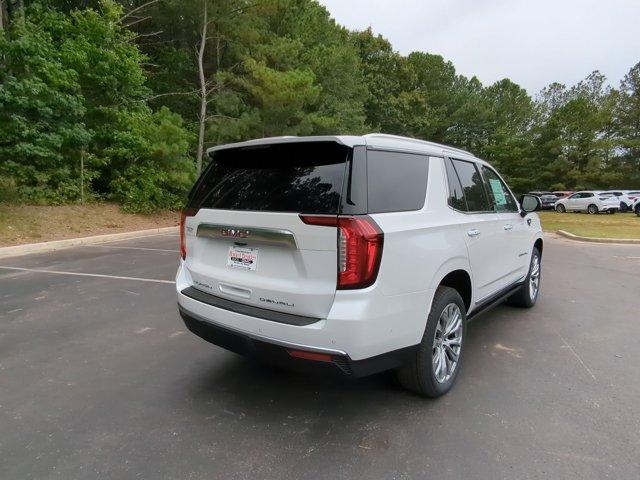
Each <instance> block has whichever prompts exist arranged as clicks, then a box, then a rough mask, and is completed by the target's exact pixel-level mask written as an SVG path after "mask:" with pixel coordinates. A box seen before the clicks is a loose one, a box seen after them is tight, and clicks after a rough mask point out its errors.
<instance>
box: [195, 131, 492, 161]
mask: <svg viewBox="0 0 640 480" xmlns="http://www.w3.org/2000/svg"><path fill="white" fill-rule="evenodd" d="M322 141H334V142H338V143H341V144H343V145H346V146H348V147H355V146H356V145H366V146H367V147H370V148H375V149H381V150H397V151H403V152H415V153H422V154H425V155H436V156H441V155H451V156H455V157H456V158H465V159H469V160H471V159H473V160H478V161H482V160H480V159H479V158H477V157H475V156H474V155H473V154H472V153H470V152H467V151H466V150H461V149H459V148H455V147H450V146H448V145H442V144H440V143H434V142H427V141H425V140H418V139H415V138H409V137H401V136H398V135H387V134H384V133H369V134H367V135H362V136H352V135H326V136H314V137H296V136H287V137H269V138H259V139H256V140H248V141H246V142H239V143H230V144H227V145H219V146H216V147H212V148H209V149H208V150H207V153H208V154H209V153H211V152H215V151H217V150H225V149H228V148H237V147H250V146H256V145H268V144H273V143H294V142H322Z"/></svg>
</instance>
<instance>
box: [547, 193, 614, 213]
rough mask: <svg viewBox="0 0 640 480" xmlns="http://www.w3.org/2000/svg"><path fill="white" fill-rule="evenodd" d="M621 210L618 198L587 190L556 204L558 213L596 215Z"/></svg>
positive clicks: (562, 199)
mask: <svg viewBox="0 0 640 480" xmlns="http://www.w3.org/2000/svg"><path fill="white" fill-rule="evenodd" d="M618 210H620V202H619V201H618V197H616V196H615V195H612V194H610V193H606V192H597V191H593V190H585V191H582V192H576V193H574V194H573V195H570V196H568V197H567V198H561V199H560V200H558V201H557V202H556V212H560V213H564V212H567V211H571V212H587V213H589V214H591V215H595V214H596V213H599V212H608V213H616V212H617V211H618Z"/></svg>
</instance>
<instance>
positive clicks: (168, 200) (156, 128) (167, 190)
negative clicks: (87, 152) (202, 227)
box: [104, 107, 195, 213]
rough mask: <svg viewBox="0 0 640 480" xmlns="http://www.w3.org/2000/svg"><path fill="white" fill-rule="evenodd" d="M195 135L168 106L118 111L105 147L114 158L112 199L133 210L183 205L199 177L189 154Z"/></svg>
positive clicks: (111, 184) (176, 207)
mask: <svg viewBox="0 0 640 480" xmlns="http://www.w3.org/2000/svg"><path fill="white" fill-rule="evenodd" d="M192 137H193V135H192V134H190V133H188V132H187V131H186V130H185V129H184V127H183V125H182V119H181V118H180V116H179V115H177V114H175V113H172V112H170V111H169V109H167V108H166V107H163V108H161V109H160V110H159V111H158V112H155V113H151V112H150V111H149V110H147V109H145V110H141V111H138V112H131V113H124V114H121V115H119V118H118V121H117V123H116V125H115V132H114V134H113V143H112V144H111V145H110V146H109V147H108V148H106V149H105V151H104V155H105V156H107V157H108V158H110V160H111V163H110V169H109V172H111V174H112V180H111V182H110V184H109V186H110V189H109V190H110V191H111V192H112V196H113V198H115V199H117V200H119V201H120V202H121V203H122V205H123V207H124V209H125V210H127V211H130V212H139V213H150V212H152V211H156V210H163V209H178V208H180V207H181V205H182V204H183V203H184V200H185V194H186V192H188V190H189V189H190V187H191V185H192V184H193V182H194V181H195V167H194V164H193V161H192V160H191V158H190V157H189V156H188V151H189V145H190V144H191V142H192V140H193V138H192Z"/></svg>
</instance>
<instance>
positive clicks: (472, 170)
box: [453, 160, 493, 212]
mask: <svg viewBox="0 0 640 480" xmlns="http://www.w3.org/2000/svg"><path fill="white" fill-rule="evenodd" d="M453 165H454V167H455V169H456V172H457V173H458V178H459V179H460V183H461V184H462V189H463V191H464V197H465V199H466V200H467V207H468V209H469V211H470V212H487V211H493V209H492V208H491V207H490V206H489V200H488V199H487V196H486V194H485V191H484V186H483V184H482V177H481V176H480V172H478V169H477V168H476V166H475V164H473V163H471V162H465V161H462V160H453Z"/></svg>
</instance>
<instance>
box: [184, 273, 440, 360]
mask: <svg viewBox="0 0 640 480" xmlns="http://www.w3.org/2000/svg"><path fill="white" fill-rule="evenodd" d="M192 286H193V281H192V279H191V278H190V275H189V272H188V269H187V268H186V267H185V266H184V262H181V263H180V267H179V269H178V274H177V275H176V294H177V300H178V305H179V307H180V308H181V309H182V310H184V311H185V312H188V313H189V314H190V315H191V316H193V317H195V318H196V319H199V320H202V321H205V322H209V323H211V324H214V325H217V326H220V327H222V328H225V329H227V330H231V331H233V332H238V333H239V334H241V335H246V336H249V337H250V338H259V339H264V340H265V341H267V342H269V343H274V344H284V345H293V346H298V347H300V349H304V350H310V351H316V352H329V353H334V352H338V353H339V354H344V355H347V356H348V357H349V358H350V359H352V360H354V361H359V360H363V359H368V358H372V357H377V356H380V355H383V354H386V353H387V352H393V351H396V350H401V349H404V348H406V347H410V346H414V345H417V344H418V343H420V340H421V339H422V335H423V334H424V328H425V313H424V310H425V305H429V304H430V303H431V298H432V297H433V292H432V291H431V290H428V291H427V290H424V291H416V292H411V293H407V294H401V295H383V294H382V292H381V289H378V288H376V286H375V285H374V286H372V287H369V288H366V289H361V290H345V291H338V292H336V295H335V298H334V301H333V305H332V307H331V309H330V311H329V312H328V313H327V314H326V315H323V318H319V319H316V318H314V319H312V320H313V322H312V323H309V319H310V317H303V318H302V319H300V318H297V319H296V318H291V317H292V316H291V315H290V314H282V313H281V312H280V313H278V312H271V314H277V315H278V318H277V319H273V318H267V316H266V315H265V310H264V309H261V308H260V309H254V308H251V309H249V310H246V309H244V307H243V308H241V309H239V308H236V307H238V306H239V305H238V302H226V303H235V305H231V306H230V305H226V304H219V303H218V302H219V300H220V298H216V301H215V302H213V301H212V299H211V298H209V295H206V297H207V298H194V297H196V296H198V295H195V294H194V292H193V290H190V289H189V287H192ZM185 293H187V294H189V295H187V294H185ZM220 297H224V295H223V293H222V292H221V293H220ZM227 299H229V300H231V299H230V298H228V296H227ZM250 310H252V311H250ZM254 310H259V311H257V312H256V311H254ZM282 317H286V318H282ZM302 320H304V321H302Z"/></svg>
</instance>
